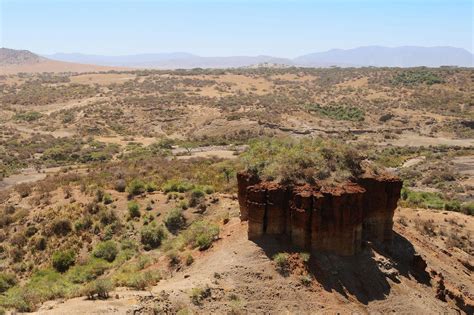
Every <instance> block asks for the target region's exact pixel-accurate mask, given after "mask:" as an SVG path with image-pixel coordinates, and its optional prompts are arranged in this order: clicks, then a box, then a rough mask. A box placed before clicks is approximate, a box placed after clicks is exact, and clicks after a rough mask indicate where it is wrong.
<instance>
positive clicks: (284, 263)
mask: <svg viewBox="0 0 474 315" xmlns="http://www.w3.org/2000/svg"><path fill="white" fill-rule="evenodd" d="M289 258H290V255H289V254H288V253H278V254H276V255H275V256H273V261H274V262H275V264H276V266H277V268H278V271H280V272H281V273H286V272H288V268H289V266H290V265H289V261H288V259H289Z"/></svg>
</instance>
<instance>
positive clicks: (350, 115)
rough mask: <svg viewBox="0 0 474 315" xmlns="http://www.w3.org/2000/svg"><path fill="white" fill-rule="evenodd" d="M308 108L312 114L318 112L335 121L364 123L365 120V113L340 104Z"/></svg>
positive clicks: (316, 105) (315, 105) (310, 106)
mask: <svg viewBox="0 0 474 315" xmlns="http://www.w3.org/2000/svg"><path fill="white" fill-rule="evenodd" d="M307 108H308V110H309V111H311V112H316V113H318V114H320V115H322V116H326V117H328V118H331V119H335V120H350V121H364V119H365V117H364V116H365V113H364V111H363V110H361V109H359V108H357V107H353V106H347V105H340V104H330V105H326V106H321V105H319V104H312V105H308V106H307Z"/></svg>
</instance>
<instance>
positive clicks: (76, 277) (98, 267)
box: [67, 258, 110, 283]
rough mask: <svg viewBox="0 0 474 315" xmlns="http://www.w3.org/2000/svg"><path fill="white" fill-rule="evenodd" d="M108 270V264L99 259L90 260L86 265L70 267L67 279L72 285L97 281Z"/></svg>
mask: <svg viewBox="0 0 474 315" xmlns="http://www.w3.org/2000/svg"><path fill="white" fill-rule="evenodd" d="M109 268H110V265H109V263H107V262H106V261H105V260H103V259H101V258H90V259H89V260H88V261H87V262H86V263H84V264H81V265H76V266H73V267H71V268H70V269H69V270H68V272H67V277H68V279H69V280H70V281H71V282H72V283H85V282H89V281H92V280H94V279H97V278H98V277H99V276H101V275H103V274H104V272H105V271H106V270H107V269H109Z"/></svg>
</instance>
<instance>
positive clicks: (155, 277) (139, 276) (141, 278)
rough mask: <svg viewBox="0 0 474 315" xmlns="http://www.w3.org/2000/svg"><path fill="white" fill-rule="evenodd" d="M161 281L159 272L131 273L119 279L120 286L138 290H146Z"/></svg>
mask: <svg viewBox="0 0 474 315" xmlns="http://www.w3.org/2000/svg"><path fill="white" fill-rule="evenodd" d="M160 279H161V274H160V272H159V271H157V270H154V271H145V272H130V273H127V274H123V275H121V277H120V278H118V279H117V284H118V285H120V286H125V287H130V288H134V289H136V290H145V289H146V288H147V287H149V286H153V285H156V284H157V283H158V281H160Z"/></svg>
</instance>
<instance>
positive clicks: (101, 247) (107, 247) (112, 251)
mask: <svg viewBox="0 0 474 315" xmlns="http://www.w3.org/2000/svg"><path fill="white" fill-rule="evenodd" d="M93 254H94V256H95V257H97V258H102V259H105V260H107V261H108V262H112V261H114V260H115V257H117V254H118V249H117V244H115V242H114V241H106V242H102V243H99V244H98V245H97V246H96V248H95V250H94V252H93Z"/></svg>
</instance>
